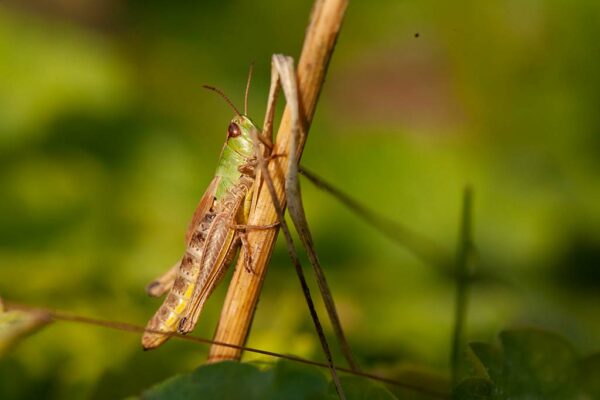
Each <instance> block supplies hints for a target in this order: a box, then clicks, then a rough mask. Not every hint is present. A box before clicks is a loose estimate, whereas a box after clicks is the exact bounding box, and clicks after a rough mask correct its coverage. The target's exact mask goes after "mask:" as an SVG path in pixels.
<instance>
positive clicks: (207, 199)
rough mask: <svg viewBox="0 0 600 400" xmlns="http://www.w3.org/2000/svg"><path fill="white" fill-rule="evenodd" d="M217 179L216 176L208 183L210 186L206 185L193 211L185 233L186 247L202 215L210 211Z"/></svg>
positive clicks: (217, 182)
mask: <svg viewBox="0 0 600 400" xmlns="http://www.w3.org/2000/svg"><path fill="white" fill-rule="evenodd" d="M219 179H220V178H219V177H218V176H215V177H214V178H213V180H212V181H211V182H210V185H208V188H206V191H205V192H204V195H203V196H202V198H201V199H200V203H198V206H197V207H196V211H194V216H193V217H192V221H191V222H190V225H189V226H188V229H187V232H186V233H185V244H186V245H187V244H189V243H190V239H191V238H192V235H193V234H194V231H195V230H196V227H197V226H198V224H200V222H202V219H203V218H204V214H206V213H207V212H208V211H209V210H210V207H211V206H212V205H213V202H214V200H215V192H216V191H217V185H218V184H219Z"/></svg>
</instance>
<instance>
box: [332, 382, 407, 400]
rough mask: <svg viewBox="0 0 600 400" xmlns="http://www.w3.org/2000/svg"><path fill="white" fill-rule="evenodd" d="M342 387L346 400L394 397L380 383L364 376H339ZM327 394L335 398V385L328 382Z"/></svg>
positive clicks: (376, 399) (372, 399)
mask: <svg viewBox="0 0 600 400" xmlns="http://www.w3.org/2000/svg"><path fill="white" fill-rule="evenodd" d="M340 382H341V384H342V389H344V394H345V395H346V399H347V400H390V399H392V400H393V399H396V397H395V396H394V395H393V394H392V392H390V391H389V390H387V389H386V388H385V387H383V386H382V385H380V384H378V383H375V382H373V381H371V380H369V379H366V378H359V377H355V376H343V377H340ZM329 394H330V395H331V396H332V398H337V397H336V396H335V395H336V392H335V386H334V385H333V383H332V382H330V383H329Z"/></svg>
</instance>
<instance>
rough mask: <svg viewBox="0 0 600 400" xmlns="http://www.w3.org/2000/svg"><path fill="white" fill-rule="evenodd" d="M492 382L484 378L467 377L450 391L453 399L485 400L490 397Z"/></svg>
mask: <svg viewBox="0 0 600 400" xmlns="http://www.w3.org/2000/svg"><path fill="white" fill-rule="evenodd" d="M493 386H494V385H493V383H492V382H491V381H490V380H489V379H485V378H467V379H465V380H463V381H462V382H460V383H459V384H458V385H457V386H456V387H455V388H454V391H453V392H452V398H453V399H455V400H487V399H491V398H492V397H491V396H492V388H493Z"/></svg>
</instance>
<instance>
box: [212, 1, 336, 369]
mask: <svg viewBox="0 0 600 400" xmlns="http://www.w3.org/2000/svg"><path fill="white" fill-rule="evenodd" d="M347 5H348V0H316V2H315V4H314V6H313V10H312V13H311V17H310V22H309V25H308V28H307V30H306V37H305V40H304V45H303V47H302V53H301V55H300V59H299V61H298V66H297V70H296V73H297V77H298V89H299V97H300V106H301V109H302V111H303V114H304V115H303V117H304V121H303V122H304V127H305V128H306V132H308V128H309V127H310V123H311V121H312V117H313V114H314V111H315V108H316V104H317V100H318V98H319V93H320V91H321V87H322V85H323V81H324V79H325V73H326V71H327V66H328V64H329V60H330V59H331V55H332V53H333V50H334V47H335V42H336V40H337V36H338V33H339V30H340V27H341V23H342V20H343V17H344V12H345V10H346V7H347ZM290 134H291V118H290V111H289V109H288V107H286V108H285V110H284V113H283V117H282V119H281V123H280V125H279V130H278V133H277V138H276V142H275V145H274V148H273V153H274V154H278V155H281V156H280V157H277V158H275V159H274V160H273V161H272V162H271V163H270V164H269V172H270V175H271V177H272V179H273V183H274V186H275V191H276V193H277V197H278V199H279V202H280V203H281V204H285V200H286V199H285V190H284V182H285V175H286V174H287V168H288V157H289V151H288V149H289V146H290V140H291V136H290ZM305 139H306V135H302V136H301V142H300V143H299V149H298V154H297V155H296V156H297V157H298V158H299V157H300V155H301V153H302V149H303V147H304V142H305ZM276 221H277V213H276V211H275V208H274V207H273V203H272V201H271V196H270V194H269V191H268V189H267V187H266V185H262V187H261V190H260V192H259V194H258V200H257V203H256V209H255V211H254V213H253V214H252V215H251V216H250V221H249V224H250V225H256V226H264V225H269V224H273V223H275V222H276ZM277 232H278V230H276V229H270V230H252V231H250V232H249V233H248V244H249V248H250V251H251V253H252V259H253V270H254V273H252V274H249V273H247V272H246V270H245V268H244V265H243V260H244V254H240V256H239V258H238V262H237V265H236V268H235V272H234V275H233V278H232V280H231V283H230V285H229V290H228V292H227V296H226V298H225V303H224V305H223V309H222V311H221V318H220V320H219V324H218V326H217V330H216V332H215V336H214V340H215V341H217V342H225V343H229V344H233V345H238V346H243V345H244V344H245V342H246V338H247V337H248V332H249V330H250V325H251V323H252V318H253V316H254V310H255V309H256V304H257V303H258V298H259V295H260V290H261V287H262V283H263V281H264V277H265V274H266V270H267V264H268V262H269V259H270V258H271V253H272V252H273V247H274V245H275V239H276V238H277ZM243 251H245V250H242V252H243ZM241 354H242V353H241V350H240V349H236V348H231V347H223V346H219V345H213V346H211V349H210V353H209V357H208V361H207V362H217V361H222V360H239V359H240V357H241Z"/></svg>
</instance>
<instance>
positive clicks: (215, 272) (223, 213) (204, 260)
mask: <svg viewBox="0 0 600 400" xmlns="http://www.w3.org/2000/svg"><path fill="white" fill-rule="evenodd" d="M253 129H254V130H257V128H256V127H255V125H254V124H253V123H252V121H251V120H250V119H249V118H247V117H246V116H244V115H237V116H236V117H234V118H233V119H232V121H231V123H230V124H229V127H228V129H227V140H226V142H225V144H224V146H223V150H222V152H221V157H220V159H219V164H218V167H217V171H216V173H215V177H214V178H213V180H212V182H211V183H210V185H209V187H208V189H207V190H206V192H205V193H204V195H203V196H202V200H201V201H200V204H199V205H198V207H197V209H196V211H195V213H194V217H193V219H192V222H191V223H190V226H189V228H188V232H187V235H186V251H185V254H184V256H183V257H182V259H181V261H180V262H179V263H178V264H177V265H175V266H174V267H173V268H172V270H171V271H170V273H167V275H165V277H163V278H162V279H163V280H164V281H162V282H161V279H159V280H157V281H155V282H154V283H153V284H151V285H150V286H149V288H148V291H149V293H151V294H153V295H160V294H162V293H164V292H166V291H167V290H169V287H170V292H169V294H168V295H167V297H166V299H165V301H164V302H163V304H162V305H161V307H160V308H159V309H158V311H157V312H156V313H155V314H154V316H153V317H152V319H151V320H150V321H149V322H148V325H147V326H146V330H147V332H145V333H144V335H143V337H142V346H143V347H144V349H152V348H155V347H158V346H160V345H161V344H162V343H164V342H165V341H166V340H167V339H168V338H169V335H168V334H169V333H174V332H178V333H183V334H185V333H188V332H190V331H191V330H192V329H193V328H194V326H195V325H196V322H197V320H198V316H199V314H200V312H201V310H202V307H203V306H204V303H205V301H206V299H207V298H208V296H209V295H210V294H211V293H212V291H213V290H214V288H215V286H216V285H217V284H218V282H219V280H220V279H221V278H222V277H223V274H224V272H225V271H226V269H227V266H228V265H229V264H230V263H231V261H232V259H233V257H234V255H235V252H236V251H237V249H238V248H239V246H240V242H241V239H242V238H241V237H240V235H241V233H240V232H239V231H237V230H236V226H237V225H244V224H246V223H247V220H248V214H249V212H250V204H251V199H252V193H253V190H252V188H253V184H254V169H255V165H256V158H255V156H254V147H253V146H254V145H253V142H252V135H251V132H252V130H253ZM257 131H258V130H257ZM161 332H165V333H167V334H162V333H161Z"/></svg>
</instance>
